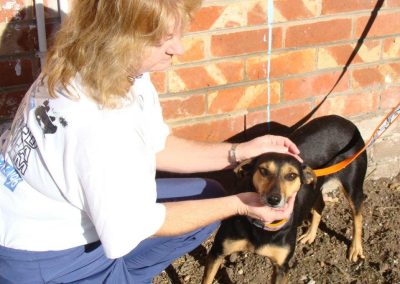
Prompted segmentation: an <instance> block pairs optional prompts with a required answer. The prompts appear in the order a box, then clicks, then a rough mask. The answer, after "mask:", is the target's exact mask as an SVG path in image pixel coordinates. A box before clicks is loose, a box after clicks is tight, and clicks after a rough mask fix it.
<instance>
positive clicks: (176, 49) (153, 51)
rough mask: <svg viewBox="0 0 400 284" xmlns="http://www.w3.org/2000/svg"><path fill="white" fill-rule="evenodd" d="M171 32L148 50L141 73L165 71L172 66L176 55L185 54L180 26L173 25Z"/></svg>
mask: <svg viewBox="0 0 400 284" xmlns="http://www.w3.org/2000/svg"><path fill="white" fill-rule="evenodd" d="M170 30H171V32H170V33H169V34H168V35H167V36H166V37H165V38H163V39H162V41H161V42H160V43H159V44H158V45H155V46H149V47H147V48H146V50H145V55H144V60H143V63H142V66H141V68H140V73H144V72H154V71H164V70H166V69H167V68H168V67H169V66H171V63H172V57H173V56H174V55H182V54H183V52H184V48H183V45H182V42H181V39H182V32H181V27H180V25H178V26H175V24H171V29H170Z"/></svg>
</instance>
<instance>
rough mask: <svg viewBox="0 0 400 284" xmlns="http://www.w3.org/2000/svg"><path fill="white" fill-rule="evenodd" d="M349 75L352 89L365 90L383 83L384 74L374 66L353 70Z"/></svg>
mask: <svg viewBox="0 0 400 284" xmlns="http://www.w3.org/2000/svg"><path fill="white" fill-rule="evenodd" d="M351 75H352V78H353V88H365V87H371V86H377V85H381V84H383V83H385V76H384V74H382V72H381V71H380V70H379V68H377V67H376V66H375V67H371V68H366V69H357V70H353V71H352V72H351Z"/></svg>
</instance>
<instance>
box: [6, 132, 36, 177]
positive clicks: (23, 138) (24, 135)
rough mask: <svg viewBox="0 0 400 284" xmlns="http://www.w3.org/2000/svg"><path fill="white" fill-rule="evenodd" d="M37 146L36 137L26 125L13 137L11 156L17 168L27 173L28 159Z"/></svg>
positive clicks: (22, 172)
mask: <svg viewBox="0 0 400 284" xmlns="http://www.w3.org/2000/svg"><path fill="white" fill-rule="evenodd" d="M36 148H37V144H36V140H35V137H33V135H32V133H31V131H30V130H29V128H28V127H27V126H26V125H25V126H24V127H23V128H21V130H20V131H19V132H18V134H17V135H16V136H15V137H14V139H13V147H12V150H11V153H10V154H11V155H10V156H11V158H12V160H13V164H14V167H15V169H16V170H18V171H19V172H20V173H21V174H25V172H26V170H27V169H28V160H29V156H30V154H31V151H32V150H34V149H36Z"/></svg>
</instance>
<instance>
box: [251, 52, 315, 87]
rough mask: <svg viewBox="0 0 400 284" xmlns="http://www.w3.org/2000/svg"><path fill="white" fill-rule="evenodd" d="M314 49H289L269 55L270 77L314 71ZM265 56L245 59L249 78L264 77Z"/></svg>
mask: <svg viewBox="0 0 400 284" xmlns="http://www.w3.org/2000/svg"><path fill="white" fill-rule="evenodd" d="M315 57H316V50H315V49H306V50H299V51H289V52H286V53H281V54H278V55H272V57H271V77H275V78H276V77H281V76H287V75H294V74H302V73H307V72H311V71H314V70H315V69H316V67H315ZM266 69H267V56H262V57H253V58H249V59H248V60H247V61H246V74H247V76H248V78H249V79H250V80H259V79H263V78H266V74H267V71H266Z"/></svg>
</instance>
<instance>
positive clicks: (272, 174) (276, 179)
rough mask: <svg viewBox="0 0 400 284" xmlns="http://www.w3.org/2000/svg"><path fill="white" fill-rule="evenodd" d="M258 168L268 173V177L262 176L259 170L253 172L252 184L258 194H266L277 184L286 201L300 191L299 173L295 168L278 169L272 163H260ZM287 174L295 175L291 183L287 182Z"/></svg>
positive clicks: (283, 166) (288, 165) (288, 166)
mask: <svg viewBox="0 0 400 284" xmlns="http://www.w3.org/2000/svg"><path fill="white" fill-rule="evenodd" d="M258 167H259V168H262V169H265V170H267V171H268V173H269V175H268V176H263V175H262V174H261V172H260V170H257V171H256V172H255V174H254V176H253V184H254V187H255V188H256V191H257V192H258V193H260V194H267V193H268V192H270V191H271V189H272V187H273V186H275V185H276V184H279V187H280V189H281V194H282V196H283V197H284V198H285V200H286V199H287V198H289V197H290V196H292V195H293V194H294V193H295V192H297V191H299V190H300V187H301V180H300V173H299V171H298V169H297V168H296V167H294V166H292V165H290V164H284V165H282V166H281V167H279V166H278V165H277V164H276V163H274V162H273V161H270V162H264V163H261V164H260V165H259V166H258ZM289 174H296V175H297V177H296V178H295V179H294V180H293V181H290V180H287V178H286V176H287V175H289Z"/></svg>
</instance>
